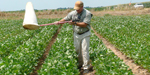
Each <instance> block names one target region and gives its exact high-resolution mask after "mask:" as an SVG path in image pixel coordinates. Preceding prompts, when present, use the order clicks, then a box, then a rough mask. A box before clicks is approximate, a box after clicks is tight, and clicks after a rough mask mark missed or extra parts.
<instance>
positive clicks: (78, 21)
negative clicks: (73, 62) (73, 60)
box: [55, 1, 92, 73]
mask: <svg viewBox="0 0 150 75" xmlns="http://www.w3.org/2000/svg"><path fill="white" fill-rule="evenodd" d="M83 6H84V4H83V2H82V1H77V2H76V3H75V6H74V9H75V10H74V11H72V12H70V13H69V14H68V15H67V16H66V17H65V18H63V19H61V20H60V21H57V22H55V23H57V24H59V22H63V21H72V22H69V24H70V25H73V32H74V46H75V49H76V51H77V53H78V62H79V65H78V68H79V69H81V68H82V69H83V73H88V72H89V69H90V67H91V66H90V60H89V45H90V36H91V32H90V21H91V17H92V14H91V13H90V12H89V11H88V10H86V9H84V8H83Z"/></svg>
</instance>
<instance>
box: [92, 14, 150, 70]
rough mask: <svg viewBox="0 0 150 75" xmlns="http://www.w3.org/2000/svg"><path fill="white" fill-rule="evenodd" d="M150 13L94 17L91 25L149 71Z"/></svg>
mask: <svg viewBox="0 0 150 75" xmlns="http://www.w3.org/2000/svg"><path fill="white" fill-rule="evenodd" d="M149 17H150V15H139V16H111V15H105V16H103V17H94V18H93V21H92V24H91V25H92V27H93V28H94V29H95V30H96V31H97V32H98V33H99V34H101V35H102V36H103V37H104V38H105V39H107V40H108V41H109V42H111V43H112V44H114V46H115V47H116V48H118V49H119V50H120V51H121V52H122V53H124V54H125V55H126V56H127V57H129V58H131V59H133V60H134V62H135V63H136V64H138V65H140V66H141V67H142V68H145V69H147V70H148V71H150V65H149V62H150V61H149V52H150V51H149V49H150V41H149V38H150V33H149V32H150V19H149Z"/></svg>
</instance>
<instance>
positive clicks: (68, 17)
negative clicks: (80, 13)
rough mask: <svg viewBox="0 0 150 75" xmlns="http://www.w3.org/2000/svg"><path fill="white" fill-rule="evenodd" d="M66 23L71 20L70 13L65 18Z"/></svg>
mask: <svg viewBox="0 0 150 75" xmlns="http://www.w3.org/2000/svg"><path fill="white" fill-rule="evenodd" d="M64 19H65V20H66V21H70V20H72V12H70V13H69V14H68V15H67V16H66V17H65V18H64Z"/></svg>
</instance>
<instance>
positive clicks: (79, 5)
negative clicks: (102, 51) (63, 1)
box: [74, 1, 83, 13]
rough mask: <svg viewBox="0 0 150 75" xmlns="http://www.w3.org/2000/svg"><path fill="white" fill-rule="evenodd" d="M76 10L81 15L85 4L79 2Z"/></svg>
mask: <svg viewBox="0 0 150 75" xmlns="http://www.w3.org/2000/svg"><path fill="white" fill-rule="evenodd" d="M74 9H75V10H76V11H77V12H78V13H81V12H82V10H83V2H82V1H77V2H76V3H75V6H74Z"/></svg>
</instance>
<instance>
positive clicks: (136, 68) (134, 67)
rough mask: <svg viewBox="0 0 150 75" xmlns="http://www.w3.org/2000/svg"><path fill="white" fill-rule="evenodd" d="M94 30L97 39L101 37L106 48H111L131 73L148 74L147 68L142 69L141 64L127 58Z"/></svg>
mask: <svg viewBox="0 0 150 75" xmlns="http://www.w3.org/2000/svg"><path fill="white" fill-rule="evenodd" d="M92 29H93V28H92ZM93 30H94V29H93ZM94 32H95V34H96V35H97V36H98V37H99V39H101V40H102V41H103V43H104V44H105V46H106V47H107V48H109V49H110V50H112V51H113V52H114V54H115V55H117V56H118V57H119V58H120V59H122V60H123V62H125V64H126V65H127V66H129V69H131V70H132V72H133V74H135V75H150V73H149V72H148V70H147V69H144V68H142V67H141V66H139V65H137V64H135V63H134V61H133V60H132V59H130V58H128V57H127V56H126V55H124V54H123V53H122V52H121V51H120V50H119V49H117V48H115V46H114V45H113V44H111V43H110V42H109V41H107V40H106V39H105V38H103V36H101V35H100V34H98V33H97V32H96V31H95V30H94Z"/></svg>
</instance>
